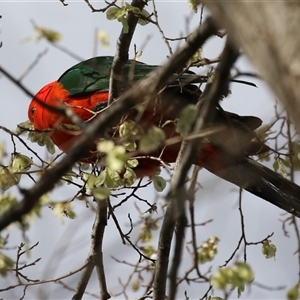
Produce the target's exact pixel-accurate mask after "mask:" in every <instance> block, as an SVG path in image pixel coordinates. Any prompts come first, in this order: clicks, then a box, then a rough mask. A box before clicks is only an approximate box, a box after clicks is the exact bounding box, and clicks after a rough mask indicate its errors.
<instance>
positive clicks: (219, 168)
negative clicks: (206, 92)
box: [28, 56, 300, 217]
mask: <svg viewBox="0 0 300 300" xmlns="http://www.w3.org/2000/svg"><path fill="white" fill-rule="evenodd" d="M112 62H113V57H111V56H99V57H93V58H91V59H88V60H85V61H82V62H80V63H78V64H76V65H74V66H72V67H71V68H69V69H68V70H67V71H65V72H64V73H63V74H62V75H61V76H60V77H59V78H58V80H56V81H52V82H50V83H48V84H47V85H45V86H44V87H43V88H42V89H41V90H39V91H38V92H37V94H36V95H35V97H34V98H33V99H32V101H31V102H30V104H29V108H28V118H29V120H30V122H31V124H32V125H33V127H34V130H36V131H45V132H47V134H48V135H49V136H50V138H51V139H52V140H53V142H54V144H55V145H56V146H57V147H58V148H59V149H61V150H62V151H63V152H65V153H67V152H68V151H69V150H70V149H71V148H72V147H73V146H74V145H75V143H76V140H77V139H78V137H79V136H80V135H81V134H82V130H80V127H78V126H77V125H76V124H74V122H73V121H72V118H71V117H68V116H65V115H62V114H61V113H59V111H58V110H53V109H49V107H65V108H68V109H70V110H71V111H72V112H73V113H74V115H76V116H78V117H79V118H80V120H82V121H84V122H93V119H95V118H101V111H102V110H105V109H107V107H108V99H109V78H110V73H111V66H112ZM158 67H159V66H156V65H148V64H145V63H142V62H139V61H136V60H128V62H127V63H126V64H125V66H124V71H123V75H122V76H121V77H122V78H118V80H119V81H120V82H121V93H123V92H125V91H126V90H127V89H129V88H131V87H132V86H133V84H134V83H135V82H137V81H138V80H141V79H143V78H144V77H146V76H148V75H149V74H150V72H151V71H153V70H155V69H156V68H158ZM204 81H205V78H204V76H200V75H196V74H195V73H194V72H192V71H183V72H180V73H178V74H177V73H176V74H173V75H172V76H171V77H170V80H169V82H168V84H167V85H166V86H164V87H162V89H161V91H160V92H159V93H158V95H157V96H156V97H155V98H154V99H150V100H149V99H147V101H146V100H145V101H144V99H141V101H140V103H138V104H137V106H136V107H135V108H133V109H130V110H128V111H126V112H124V116H123V117H122V120H120V123H119V125H118V126H116V127H115V128H112V129H109V130H108V132H105V133H103V135H104V136H105V137H107V136H109V137H110V138H111V139H113V140H116V141H117V140H118V138H119V140H120V137H118V129H120V126H121V124H123V123H124V122H126V121H131V120H133V121H134V124H138V126H139V128H142V130H143V132H148V131H149V130H150V129H151V128H152V126H157V127H159V128H161V129H162V130H163V132H164V134H165V137H166V140H168V139H171V138H173V137H180V135H179V133H178V132H177V131H176V124H177V122H178V119H179V118H180V116H181V113H182V112H183V110H184V108H186V107H187V106H188V105H196V104H197V102H198V101H199V98H200V96H201V93H202V92H201V90H200V87H199V83H203V82H204ZM196 83H198V85H196ZM214 116H215V118H214V120H213V122H212V124H206V125H207V127H208V128H210V127H212V128H215V129H216V130H213V131H212V132H211V133H210V134H209V135H207V136H205V137H202V138H201V139H199V143H200V147H199V151H198V153H197V155H196V156H195V157H194V158H193V163H194V164H195V165H198V166H200V167H202V168H205V169H207V170H208V171H209V172H211V173H213V174H215V175H217V176H218V177H220V178H222V179H224V180H226V181H229V182H231V183H233V184H234V185H236V186H238V187H240V188H242V189H245V190H247V191H248V192H250V193H252V194H254V195H256V196H257V197H260V198H262V199H264V200H266V201H268V202H270V203H272V204H274V205H276V206H277V207H279V208H281V209H283V210H285V211H286V212H289V213H291V214H293V215H294V216H297V217H300V187H299V186H298V185H297V184H295V183H293V182H292V181H290V180H288V179H286V178H284V177H283V176H282V175H280V174H279V173H276V172H275V171H273V170H271V169H269V168H267V167H266V166H264V165H262V164H261V163H259V162H257V161H255V160H254V159H253V158H251V156H253V155H258V154H262V153H265V152H267V151H269V150H270V148H269V147H268V146H267V145H265V144H264V143H263V142H261V141H258V140H257V139H255V137H256V134H255V130H256V129H257V128H259V127H260V126H261V124H262V120H261V119H260V118H258V117H254V116H247V115H246V116H240V115H238V114H235V113H232V112H227V111H224V110H223V109H222V108H221V107H220V106H218V107H215V111H214ZM74 128H75V129H76V130H74ZM138 142H139V141H138V140H137V143H138ZM137 149H138V147H137ZM179 151H180V143H170V144H164V143H162V144H161V145H159V146H157V147H155V149H154V150H153V149H152V150H151V152H150V153H139V152H138V150H137V151H136V152H137V153H136V154H137V160H138V165H137V166H136V167H135V168H134V172H135V173H136V176H137V178H143V177H146V176H150V177H151V176H152V175H153V174H155V173H156V172H157V170H158V169H159V168H160V166H161V165H162V162H164V163H166V164H171V163H174V162H175V161H176V158H177V155H178V153H179ZM95 152H96V151H95V149H91V150H90V154H89V155H88V156H87V157H85V158H84V159H83V161H84V162H90V163H93V162H95V161H96V157H97V156H95ZM152 157H156V158H159V159H152Z"/></svg>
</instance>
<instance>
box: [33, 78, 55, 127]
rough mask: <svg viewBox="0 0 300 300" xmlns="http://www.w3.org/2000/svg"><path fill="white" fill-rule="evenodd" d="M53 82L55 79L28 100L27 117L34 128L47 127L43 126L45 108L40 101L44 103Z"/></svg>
mask: <svg viewBox="0 0 300 300" xmlns="http://www.w3.org/2000/svg"><path fill="white" fill-rule="evenodd" d="M55 83H56V81H53V82H51V83H48V84H47V85H45V86H44V87H43V88H42V89H40V90H39V91H38V92H37V94H36V95H35V97H34V98H33V99H32V101H31V102H30V105H29V107H28V118H29V120H30V122H31V124H32V125H33V127H34V128H35V129H38V130H44V129H46V128H47V127H48V126H45V121H46V119H45V118H44V112H45V108H44V107H43V105H42V103H41V102H43V103H46V99H47V96H48V95H49V93H50V91H51V90H52V88H53V86H54V85H55ZM37 99H38V100H39V101H38V100H37Z"/></svg>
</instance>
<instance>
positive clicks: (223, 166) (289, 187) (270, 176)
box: [199, 147, 300, 217]
mask: <svg viewBox="0 0 300 300" xmlns="http://www.w3.org/2000/svg"><path fill="white" fill-rule="evenodd" d="M213 148H214V151H212V150H210V152H209V155H210V157H209V158H208V159H206V160H205V159H203V156H204V154H203V151H202V158H201V164H199V165H202V166H203V167H205V168H206V169H207V170H209V171H210V172H212V173H214V174H215V175H217V176H219V177H221V178H223V179H225V180H227V181H229V182H231V183H233V184H235V185H237V186H239V187H241V188H243V189H245V190H247V191H249V192H250V193H252V194H254V195H256V196H258V197H260V198H262V199H264V200H266V201H268V202H270V203H272V204H274V205H276V206H277V207H280V208H281V209H283V210H285V211H287V212H289V213H291V214H293V215H294V216H296V217H300V186H298V185H297V184H295V183H293V182H291V181H290V180H287V179H286V178H284V177H283V176H281V175H280V174H278V173H276V172H274V171H272V170H271V169H269V168H267V167H265V166H263V165H262V164H260V163H258V162H256V161H254V160H253V159H251V158H248V157H242V158H239V159H237V158H236V157H234V156H233V155H230V154H229V153H227V152H226V151H224V150H222V149H217V151H215V150H216V149H215V147H211V149H213ZM205 152H206V153H205V154H206V157H208V156H207V153H208V150H207V149H206V150H205ZM199 161H200V160H199Z"/></svg>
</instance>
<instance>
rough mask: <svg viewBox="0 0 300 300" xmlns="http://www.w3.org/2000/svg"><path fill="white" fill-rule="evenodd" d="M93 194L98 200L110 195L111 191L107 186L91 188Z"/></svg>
mask: <svg viewBox="0 0 300 300" xmlns="http://www.w3.org/2000/svg"><path fill="white" fill-rule="evenodd" d="M91 192H92V195H93V196H94V197H95V198H96V199H97V200H105V199H107V198H108V197H109V194H110V191H109V189H108V188H106V187H97V188H94V189H92V190H91Z"/></svg>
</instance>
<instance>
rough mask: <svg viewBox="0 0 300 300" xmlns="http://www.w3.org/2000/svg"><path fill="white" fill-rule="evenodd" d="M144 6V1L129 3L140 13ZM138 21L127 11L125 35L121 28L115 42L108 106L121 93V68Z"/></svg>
mask: <svg viewBox="0 0 300 300" xmlns="http://www.w3.org/2000/svg"><path fill="white" fill-rule="evenodd" d="M145 4H146V1H145V0H133V1H132V2H131V5H132V6H134V7H137V8H139V9H140V11H142V10H143V8H144V6H145ZM138 19H139V18H138V16H136V15H135V14H133V13H132V12H131V11H129V12H128V16H127V23H128V32H126V33H125V32H124V28H122V30H121V34H120V36H119V38H118V40H117V47H116V53H115V56H114V60H113V63H112V68H111V74H110V81H109V100H108V103H109V104H110V103H112V102H113V101H114V100H116V99H117V98H118V97H119V93H120V91H121V83H122V74H123V68H124V65H125V64H126V62H127V60H128V52H129V47H130V43H131V40H132V37H133V34H134V31H135V28H136V25H137V22H138Z"/></svg>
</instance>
